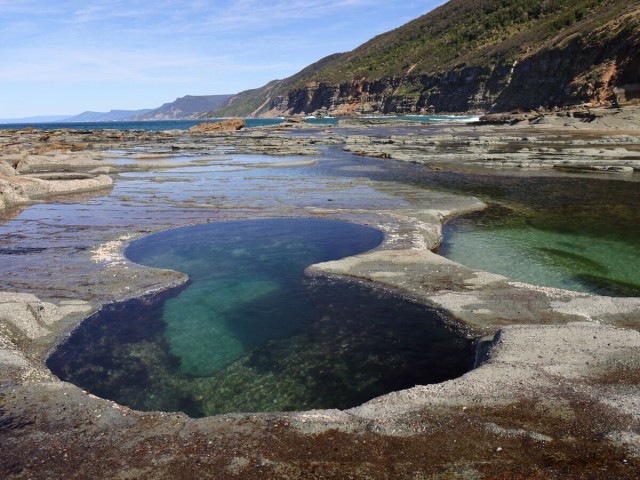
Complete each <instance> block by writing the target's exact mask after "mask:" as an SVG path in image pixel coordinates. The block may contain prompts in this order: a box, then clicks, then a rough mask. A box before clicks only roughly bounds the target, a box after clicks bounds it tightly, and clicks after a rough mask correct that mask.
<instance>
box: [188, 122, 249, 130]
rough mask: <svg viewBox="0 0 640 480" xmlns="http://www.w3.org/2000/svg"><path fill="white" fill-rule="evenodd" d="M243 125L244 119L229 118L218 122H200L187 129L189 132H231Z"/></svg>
mask: <svg viewBox="0 0 640 480" xmlns="http://www.w3.org/2000/svg"><path fill="white" fill-rule="evenodd" d="M242 127H244V120H242V119H241V118H231V119H229V120H220V121H219V122H210V123H207V122H205V123H200V124H198V125H195V126H193V127H191V128H190V129H189V131H190V132H191V133H218V132H220V133H222V132H233V131H235V130H240V129H241V128H242Z"/></svg>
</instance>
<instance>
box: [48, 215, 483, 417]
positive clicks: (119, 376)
mask: <svg viewBox="0 0 640 480" xmlns="http://www.w3.org/2000/svg"><path fill="white" fill-rule="evenodd" d="M382 238H383V236H382V233H381V232H380V231H378V230H375V229H373V228H369V227H366V226H361V225H354V224H350V223H345V222H338V221H332V220H319V219H266V220H247V221H233V222H220V223H211V224H202V225H196V226H191V227H184V228H179V229H174V230H169V231H165V232H161V233H157V234H154V235H150V236H148V237H146V238H143V239H141V240H137V241H135V242H133V243H132V244H131V245H130V246H129V248H128V249H127V250H126V255H127V256H128V257H129V258H130V259H131V260H133V261H136V262H139V263H142V264H144V265H149V266H152V267H157V268H170V269H175V270H179V271H182V272H185V273H188V274H189V277H190V281H189V284H188V285H187V286H186V287H185V288H182V289H179V290H177V291H173V292H167V293H165V294H163V295H160V296H158V297H154V298H145V299H137V300H131V301H129V302H125V303H121V304H116V305H112V306H108V307H105V308H104V309H103V310H102V311H101V312H99V313H98V314H96V315H94V316H93V317H91V318H90V319H88V320H86V321H85V322H83V324H81V326H80V327H79V328H78V329H77V330H76V331H75V332H74V334H73V335H72V336H71V337H70V339H69V340H68V341H67V342H66V343H65V344H63V345H62V346H61V347H60V348H59V349H58V350H57V351H56V352H55V353H54V354H53V355H52V356H51V357H50V358H49V360H48V365H49V367H50V368H51V370H52V371H53V372H54V373H56V374H57V375H58V376H59V377H60V378H62V379H63V380H66V381H70V382H73V383H75V384H77V385H79V386H81V387H82V388H85V389H87V390H88V391H90V392H92V393H94V394H96V395H100V396H102V397H105V398H109V399H113V400H115V401H117V402H120V403H122V404H125V405H128V406H130V407H133V408H136V409H141V410H165V411H172V410H180V411H183V412H186V413H188V414H189V415H191V416H203V415H212V414H217V413H225V412H239V411H245V412H246V411H256V412H257V411H276V410H277V411H280V410H302V409H312V408H348V407H354V406H356V405H359V404H361V403H363V402H365V401H367V400H369V399H371V398H374V397H376V396H379V395H382V394H384V393H388V392H390V391H395V390H399V389H403V388H409V387H413V386H414V385H417V384H425V383H435V382H440V381H443V380H447V379H450V378H454V377H457V376H459V375H461V374H463V373H464V372H466V371H467V370H468V369H470V368H471V366H472V365H471V363H472V360H471V359H472V346H471V344H470V342H469V341H467V340H465V339H463V338H462V337H461V336H460V335H457V334H456V333H455V332H453V331H452V330H451V329H449V328H448V327H447V324H446V320H447V318H446V316H445V315H444V314H443V313H442V312H439V311H437V310H434V309H430V308H427V307H424V306H420V305H417V304H414V303H412V302H409V301H406V300H403V299H401V298H399V297H397V296H394V295H392V294H390V293H388V292H384V291H381V290H373V289H371V288H369V287H367V286H365V285H361V284H358V283H354V282H346V281H341V280H336V279H327V278H324V277H311V276H309V275H306V274H305V269H306V267H308V266H309V265H310V264H313V263H316V262H321V261H326V260H330V259H337V258H341V257H345V256H349V255H353V254H356V253H360V252H363V251H366V250H369V249H371V248H374V247H376V246H377V245H379V244H380V242H381V241H382Z"/></svg>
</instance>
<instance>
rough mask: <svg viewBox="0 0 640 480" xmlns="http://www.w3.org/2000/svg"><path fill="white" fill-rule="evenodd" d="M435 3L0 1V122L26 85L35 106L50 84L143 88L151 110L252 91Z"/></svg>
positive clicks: (112, 92)
mask: <svg viewBox="0 0 640 480" xmlns="http://www.w3.org/2000/svg"><path fill="white" fill-rule="evenodd" d="M441 3H443V0H422V1H415V2H411V1H408V2H402V3H392V2H388V1H387V0H272V1H270V2H265V1H264V0H182V1H179V0H133V1H132V0H94V1H91V2H87V1H86V0H58V1H55V2H54V1H50V0H0V25H1V26H2V28H0V58H2V61H3V65H2V69H0V117H9V116H15V115H16V113H15V112H8V111H2V109H3V108H7V107H6V106H7V105H9V104H10V103H11V102H10V101H9V100H10V99H11V98H12V97H15V96H16V94H15V93H14V92H15V91H16V89H17V88H18V85H20V84H26V83H29V85H31V87H30V88H33V89H34V95H33V98H36V92H37V96H38V98H39V99H40V100H39V101H40V102H41V101H42V98H43V97H46V92H47V91H49V88H50V86H51V85H52V84H53V83H60V82H63V83H65V84H67V85H68V89H69V91H70V92H73V91H81V90H85V91H89V90H91V88H92V86H95V85H97V84H98V83H100V91H99V95H100V96H101V97H102V98H103V99H105V102H106V101H107V100H106V99H107V98H113V99H117V98H120V97H122V96H126V92H123V88H128V87H127V85H133V86H140V85H145V86H146V88H144V89H142V90H145V91H147V90H148V91H149V92H152V91H153V92H157V95H158V104H160V103H163V102H164V101H167V100H168V99H170V98H172V97H170V98H160V96H162V95H171V96H173V95H174V94H175V93H174V92H178V93H180V94H182V95H184V94H189V93H194V92H196V91H198V92H201V93H220V92H221V91H223V92H224V93H228V92H232V91H238V89H240V88H255V87H259V86H260V85H263V84H264V83H266V82H268V81H270V80H272V79H274V78H283V77H285V76H288V75H291V74H293V73H295V72H296V71H297V70H299V69H301V68H303V67H304V66H306V65H308V64H309V63H312V62H314V61H316V60H318V59H320V58H322V57H324V56H326V55H328V54H330V53H335V52H338V51H346V50H349V49H351V48H354V47H356V46H357V45H358V44H359V43H362V42H363V41H365V40H367V39H369V38H371V37H372V36H374V35H376V34H378V33H382V32H383V31H385V30H388V29H391V28H394V27H396V26H399V25H400V24H401V23H403V22H404V21H406V20H407V19H409V18H413V17H416V16H418V15H420V14H422V13H424V12H425V11H426V10H428V9H429V8H432V7H434V6H437V5H439V4H441ZM111 84H112V85H113V88H111V87H110V85H111ZM20 88H21V90H20V91H21V92H24V91H25V90H24V88H26V87H24V88H23V87H20ZM139 91H141V90H138V92H139ZM162 92H165V93H162ZM167 92H169V93H167ZM21 95H23V96H25V95H24V94H21ZM50 96H51V97H52V98H53V97H55V94H51V95H50ZM25 97H26V98H31V96H29V95H26V96H25ZM149 98H150V97H149ZM27 101H28V100H27ZM34 101H35V100H34ZM67 101H68V98H67ZM113 104H114V105H116V104H119V102H117V101H115V100H114V101H113ZM22 105H24V102H23V103H22ZM150 106H153V104H151V105H150ZM34 108H35V106H34ZM25 109H26V107H25ZM64 111H67V108H65V109H64ZM38 113H48V112H46V111H41V112H38ZM52 113H56V112H55V111H53V112H52Z"/></svg>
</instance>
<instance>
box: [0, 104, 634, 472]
mask: <svg viewBox="0 0 640 480" xmlns="http://www.w3.org/2000/svg"><path fill="white" fill-rule="evenodd" d="M637 113H638V112H637V110H634V109H633V108H627V109H625V110H607V111H603V112H594V114H593V115H591V116H590V117H588V121H585V118H583V117H580V116H574V115H570V116H567V115H566V114H565V115H564V116H563V115H560V114H558V113H551V114H547V115H539V114H530V116H523V115H519V116H517V117H514V118H502V119H499V120H500V122H501V123H503V124H496V121H497V120H498V119H495V118H493V119H485V122H480V123H479V124H472V125H446V126H442V125H431V126H425V125H412V124H403V125H398V124H397V122H390V123H385V122H379V123H376V124H375V125H366V124H364V123H358V122H355V123H354V122H346V123H344V124H342V125H339V126H337V127H327V126H310V125H308V124H305V123H304V122H290V123H285V124H282V125H281V126H278V127H270V128H265V129H246V130H244V129H243V130H239V131H234V132H222V133H186V132H183V131H171V132H147V131H145V132H119V131H111V130H109V131H107V130H105V131H90V132H89V131H84V130H75V131H70V130H61V131H53V132H42V131H38V130H33V129H24V130H20V131H2V130H0V215H2V218H3V219H4V220H5V221H10V219H11V218H13V217H15V216H16V215H18V214H19V212H20V211H21V210H22V209H24V208H26V207H27V206H28V205H32V204H33V202H42V201H49V200H55V201H63V202H64V201H65V200H64V198H65V196H66V195H70V194H82V195H88V196H87V197H86V198H95V196H98V197H99V198H103V197H104V200H102V201H103V202H106V203H104V205H105V207H104V210H105V212H107V213H105V214H104V215H105V216H104V217H99V218H98V220H97V222H96V223H95V226H94V227H92V228H86V229H82V230H74V229H73V228H72V227H73V225H72V224H69V225H66V224H65V225H66V226H65V225H63V227H64V228H63V227H61V231H60V232H58V231H56V233H55V234H53V235H52V234H51V232H49V231H48V230H43V231H37V230H34V231H32V233H31V234H29V235H27V234H25V233H24V232H17V233H16V235H15V238H13V237H11V235H12V234H10V233H9V234H7V239H6V240H3V244H2V247H3V249H5V250H6V252H5V253H7V252H8V253H7V254H11V255H15V254H17V252H19V249H20V248H22V249H25V250H27V249H30V248H31V249H32V250H30V252H32V253H31V255H32V256H33V265H32V264H30V263H29V262H26V260H25V262H26V263H24V265H23V264H22V263H20V262H17V263H16V264H15V265H16V266H15V267H14V266H13V264H11V263H8V264H7V263H5V265H4V266H3V267H2V269H3V270H5V269H6V270H7V271H6V272H4V273H5V274H6V279H5V280H4V282H5V283H6V284H8V285H15V286H17V288H15V290H13V291H5V292H3V293H0V380H1V384H0V437H1V438H2V443H3V456H2V459H1V460H0V469H2V472H3V474H4V475H5V476H6V477H7V478H50V477H52V476H55V477H58V478H88V477H91V476H98V477H101V478H154V479H155V478H195V477H198V478H303V477H304V478H346V477H348V476H352V477H353V478H442V477H449V478H496V477H504V478H507V477H508V478H586V477H589V478H635V476H636V473H637V471H638V469H639V468H640V415H639V413H638V412H640V298H611V297H599V296H595V295H587V294H580V293H576V292H569V291H565V290H557V289H550V288H543V287H535V286H532V285H526V284H522V283H518V282H515V281H512V280H510V279H507V278H505V277H501V276H499V275H495V274H490V273H486V272H481V271H476V270H472V269H469V268H466V267H464V266H462V265H459V264H457V263H454V262H451V261H449V260H446V259H444V258H442V257H440V256H438V255H436V254H434V253H432V250H433V249H434V248H435V247H436V246H437V245H438V244H439V242H440V241H441V228H442V222H443V221H446V220H447V219H449V218H452V217H455V216H456V215H460V214H461V213H464V212H469V211H473V210H478V209H481V208H483V206H484V205H483V203H482V202H480V201H479V200H477V199H474V198H469V197H462V196H457V195H452V194H445V193H437V192H431V191H427V190H423V189H416V188H413V187H411V186H408V185H401V184H396V183H385V182H372V181H368V180H366V179H364V178H351V179H348V180H345V181H344V182H343V183H340V181H337V180H336V178H335V177H332V178H326V179H325V178H324V177H319V178H309V179H305V178H296V181H295V182H286V181H283V179H282V177H279V176H278V175H276V174H275V173H268V172H273V171H274V169H290V170H292V169H296V168H303V166H309V165H312V164H313V163H314V162H316V161H321V158H322V155H323V149H326V148H328V147H332V148H335V147H342V148H343V149H344V150H345V151H347V152H352V153H357V154H359V155H363V156H373V157H381V158H390V159H394V160H399V161H409V162H415V163H420V164H424V165H425V168H432V169H453V170H456V169H460V168H467V169H469V168H470V169H476V168H480V169H483V170H486V169H491V170H487V171H490V172H494V173H495V174H496V175H502V174H514V171H515V170H518V171H520V172H525V171H527V172H528V171H530V170H535V171H537V172H539V173H544V174H549V175H571V174H573V173H571V172H573V171H577V170H579V171H581V170H587V171H594V170H595V171H596V172H597V174H600V175H605V176H611V175H618V176H620V178H623V179H624V180H625V181H632V182H635V181H637V175H638V171H639V170H640V121H638V118H640V116H638V114H637ZM229 153H233V154H236V155H238V156H239V159H235V158H234V159H230V156H229V155H228V154H229ZM262 154H268V155H274V156H275V157H274V161H273V163H270V164H267V165H266V167H265V165H264V164H262V163H260V162H258V160H256V158H254V157H253V156H252V155H262ZM278 155H286V156H287V160H286V161H285V162H282V161H280V160H279V159H278V157H277V156H278ZM291 157H293V158H291ZM185 166H191V167H197V166H200V167H203V168H204V167H212V166H213V167H216V168H219V169H226V170H225V171H239V172H241V174H242V175H243V177H242V178H240V179H239V180H238V182H242V183H239V185H245V184H248V185H249V186H250V187H251V188H252V190H251V192H252V194H248V193H247V192H246V191H242V192H241V193H242V196H238V194H237V192H236V191H235V190H234V189H233V188H231V187H225V186H224V185H221V184H216V191H215V192H214V194H213V195H212V193H211V185H210V184H206V183H204V184H203V185H200V183H199V182H201V179H200V178H199V176H198V175H199V174H198V173H196V174H194V175H192V176H188V177H186V178H185V177H184V176H183V177H180V176H179V175H183V174H182V173H181V171H182V170H181V169H183V167H185ZM363 168H364V167H363ZM541 170H544V172H541ZM265 172H267V173H265ZM591 174H593V173H591ZM114 179H115V182H114ZM177 182H182V183H179V184H180V185H182V184H184V187H181V188H177V189H175V193H173V194H171V195H169V194H168V193H165V190H166V189H167V188H169V187H168V186H169V185H170V184H173V183H177ZM283 183H284V184H285V185H283ZM129 185H130V186H129ZM225 188H226V190H225ZM112 189H113V190H112ZM274 190H275V191H276V193H273V192H274ZM172 192H173V190H172ZM61 195H62V196H61ZM172 195H173V196H172ZM245 196H246V197H247V198H245ZM329 196H330V197H331V198H330V200H331V201H330V202H329V203H327V197H329ZM67 198H73V197H67ZM109 202H112V203H109ZM167 212H169V213H171V215H169V213H167ZM43 215H48V213H46V212H45V213H43ZM266 216H319V217H327V218H336V219H343V220H349V221H354V222H360V223H367V224H370V225H374V226H377V227H378V228H380V229H381V230H383V231H384V232H385V234H386V240H385V242H384V243H383V245H382V246H381V247H380V248H378V249H376V250H374V251H371V252H368V253H365V254H362V255H357V256H355V257H350V258H347V259H343V260H340V261H335V262H327V263H324V264H318V265H314V266H312V267H310V268H309V274H313V275H339V276H346V277H349V278H356V279H359V280H360V281H364V282H372V284H375V285H380V286H383V287H385V288H388V289H391V290H393V291H395V292H398V293H399V294H401V295H405V296H408V297H410V298H412V299H414V300H416V301H419V302H422V303H427V304H429V305H433V306H437V307H439V308H442V309H444V310H446V311H448V312H450V313H451V314H452V315H453V317H454V318H455V319H456V322H457V326H458V327H459V328H461V329H463V330H464V331H466V332H467V334H468V336H470V337H472V338H477V339H478V354H477V362H476V368H474V369H473V370H472V371H471V372H469V373H468V374H466V375H464V376H463V377H461V378H458V379H455V380H452V381H448V382H444V383H441V384H437V385H427V386H416V387H414V388H412V389H408V390H404V391H401V392H396V393H392V394H389V395H386V396H383V397H380V398H377V399H374V400H372V401H370V402H368V403H366V404H364V405H362V406H360V407H357V408H354V409H351V410H347V411H337V410H326V411H312V412H293V413H273V414H232V415H224V416H218V417H208V418H203V419H190V418H188V417H187V416H186V415H184V414H181V413H167V412H164V413H162V412H147V413H144V412H138V411H133V410H131V409H128V408H126V407H123V406H120V405H117V404H115V403H113V402H111V401H107V400H104V399H100V398H98V397H95V396H93V395H91V394H88V393H86V392H83V391H82V390H81V389H79V388H77V387H75V386H73V385H70V384H67V383H63V382H60V381H59V380H58V379H57V378H55V377H54V376H53V375H52V374H51V373H50V372H49V371H48V369H47V368H46V366H45V363H44V362H45V359H46V357H47V355H48V354H49V352H50V351H51V349H52V348H54V346H55V345H56V344H57V343H58V342H59V341H60V340H61V339H62V338H64V336H65V335H66V334H68V332H69V331H70V330H72V329H73V328H74V326H76V325H77V324H78V323H79V322H81V321H82V319H83V318H85V317H86V316H87V315H88V314H89V313H91V312H92V311H95V309H97V308H99V306H100V305H101V304H104V303H108V302H112V301H117V300H122V299H126V298H132V297H138V296H141V295H146V294H149V293H152V292H154V291H159V290H162V289H165V288H168V287H170V286H175V285H179V284H181V283H183V282H184V281H186V278H185V276H184V275H182V274H180V273H178V272H171V271H158V270H154V269H150V268H146V267H142V266H139V265H135V264H133V263H131V262H129V261H128V260H127V259H126V258H125V257H124V256H123V254H122V249H123V248H124V246H125V245H126V242H128V241H129V240H131V239H132V238H136V237H138V236H140V235H144V234H146V233H149V232H151V231H157V230H161V229H165V228H170V227H173V226H180V225H186V224H190V223H197V222H203V221H219V220H225V219H235V218H255V217H266ZM65 228H66V230H65ZM18 235H21V237H20V238H18ZM30 236H32V237H33V238H34V239H35V240H33V239H31V237H30ZM9 237H11V238H9ZM76 237H79V238H76ZM30 242H31V243H30ZM38 242H40V243H38ZM45 242H51V245H52V246H51V248H49V246H48V245H46V246H45ZM73 242H76V243H73ZM69 245H73V250H70V247H69ZM38 248H41V249H42V251H40V252H39V251H36V250H37V249H38ZM56 249H57V250H56ZM70 251H71V252H72V253H71V254H70V253H69V252H70ZM6 258H9V257H6ZM46 272H53V275H51V274H49V276H47V273H46ZM5 283H3V285H4V284H5Z"/></svg>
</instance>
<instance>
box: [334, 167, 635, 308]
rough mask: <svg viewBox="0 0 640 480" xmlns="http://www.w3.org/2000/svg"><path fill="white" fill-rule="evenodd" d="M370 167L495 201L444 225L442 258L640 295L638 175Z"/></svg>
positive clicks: (382, 175)
mask: <svg viewBox="0 0 640 480" xmlns="http://www.w3.org/2000/svg"><path fill="white" fill-rule="evenodd" d="M366 165H369V166H375V167H377V170H371V172H370V173H368V176H369V177H370V178H372V179H374V180H387V181H388V180H391V181H397V182H401V183H411V184H413V185H414V186H416V187H418V188H429V189H437V190H444V191H447V192H453V193H461V194H465V195H473V196H476V197H478V198H480V199H481V200H483V201H484V202H486V203H487V204H488V205H489V208H488V209H487V210H485V211H482V212H476V213H473V214H470V215H465V216H463V217H461V218H457V219H454V220H452V221H450V222H448V223H446V224H445V225H444V228H443V237H444V238H443V243H442V246H441V247H440V249H439V251H438V253H439V254H441V255H443V256H446V257H448V258H450V259H452V260H454V261H456V262H458V263H461V264H463V265H466V266H469V267H471V268H477V269H480V270H485V271H488V272H493V273H498V274H501V275H505V276H507V277H509V278H511V279H514V280H517V281H521V282H526V283H531V284H534V285H541V286H548V287H556V288H564V289H569V290H575V291H581V292H587V293H596V294H600V295H609V296H640V273H639V272H640V209H639V208H638V205H640V182H639V181H638V179H637V177H636V176H635V174H634V175H633V176H626V177H624V178H622V177H621V176H616V175H603V174H596V175H592V174H558V173H556V172H527V171H519V170H518V171H512V172H510V173H509V172H502V171H490V172H487V170H485V169H483V170H462V169H461V170H459V171H456V170H451V171H448V170H446V169H443V170H433V169H430V168H427V167H425V166H423V165H411V164H407V163H406V162H389V161H388V160H369V161H367V162H366V163H365V161H361V165H360V166H361V167H365V166H366ZM348 167H349V165H344V166H342V169H341V172H342V174H343V175H350V174H353V173H352V172H350V171H349V169H348ZM338 168H340V166H339V167H338ZM362 172H363V170H360V171H358V173H357V174H358V175H362V174H363V173H362Z"/></svg>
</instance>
